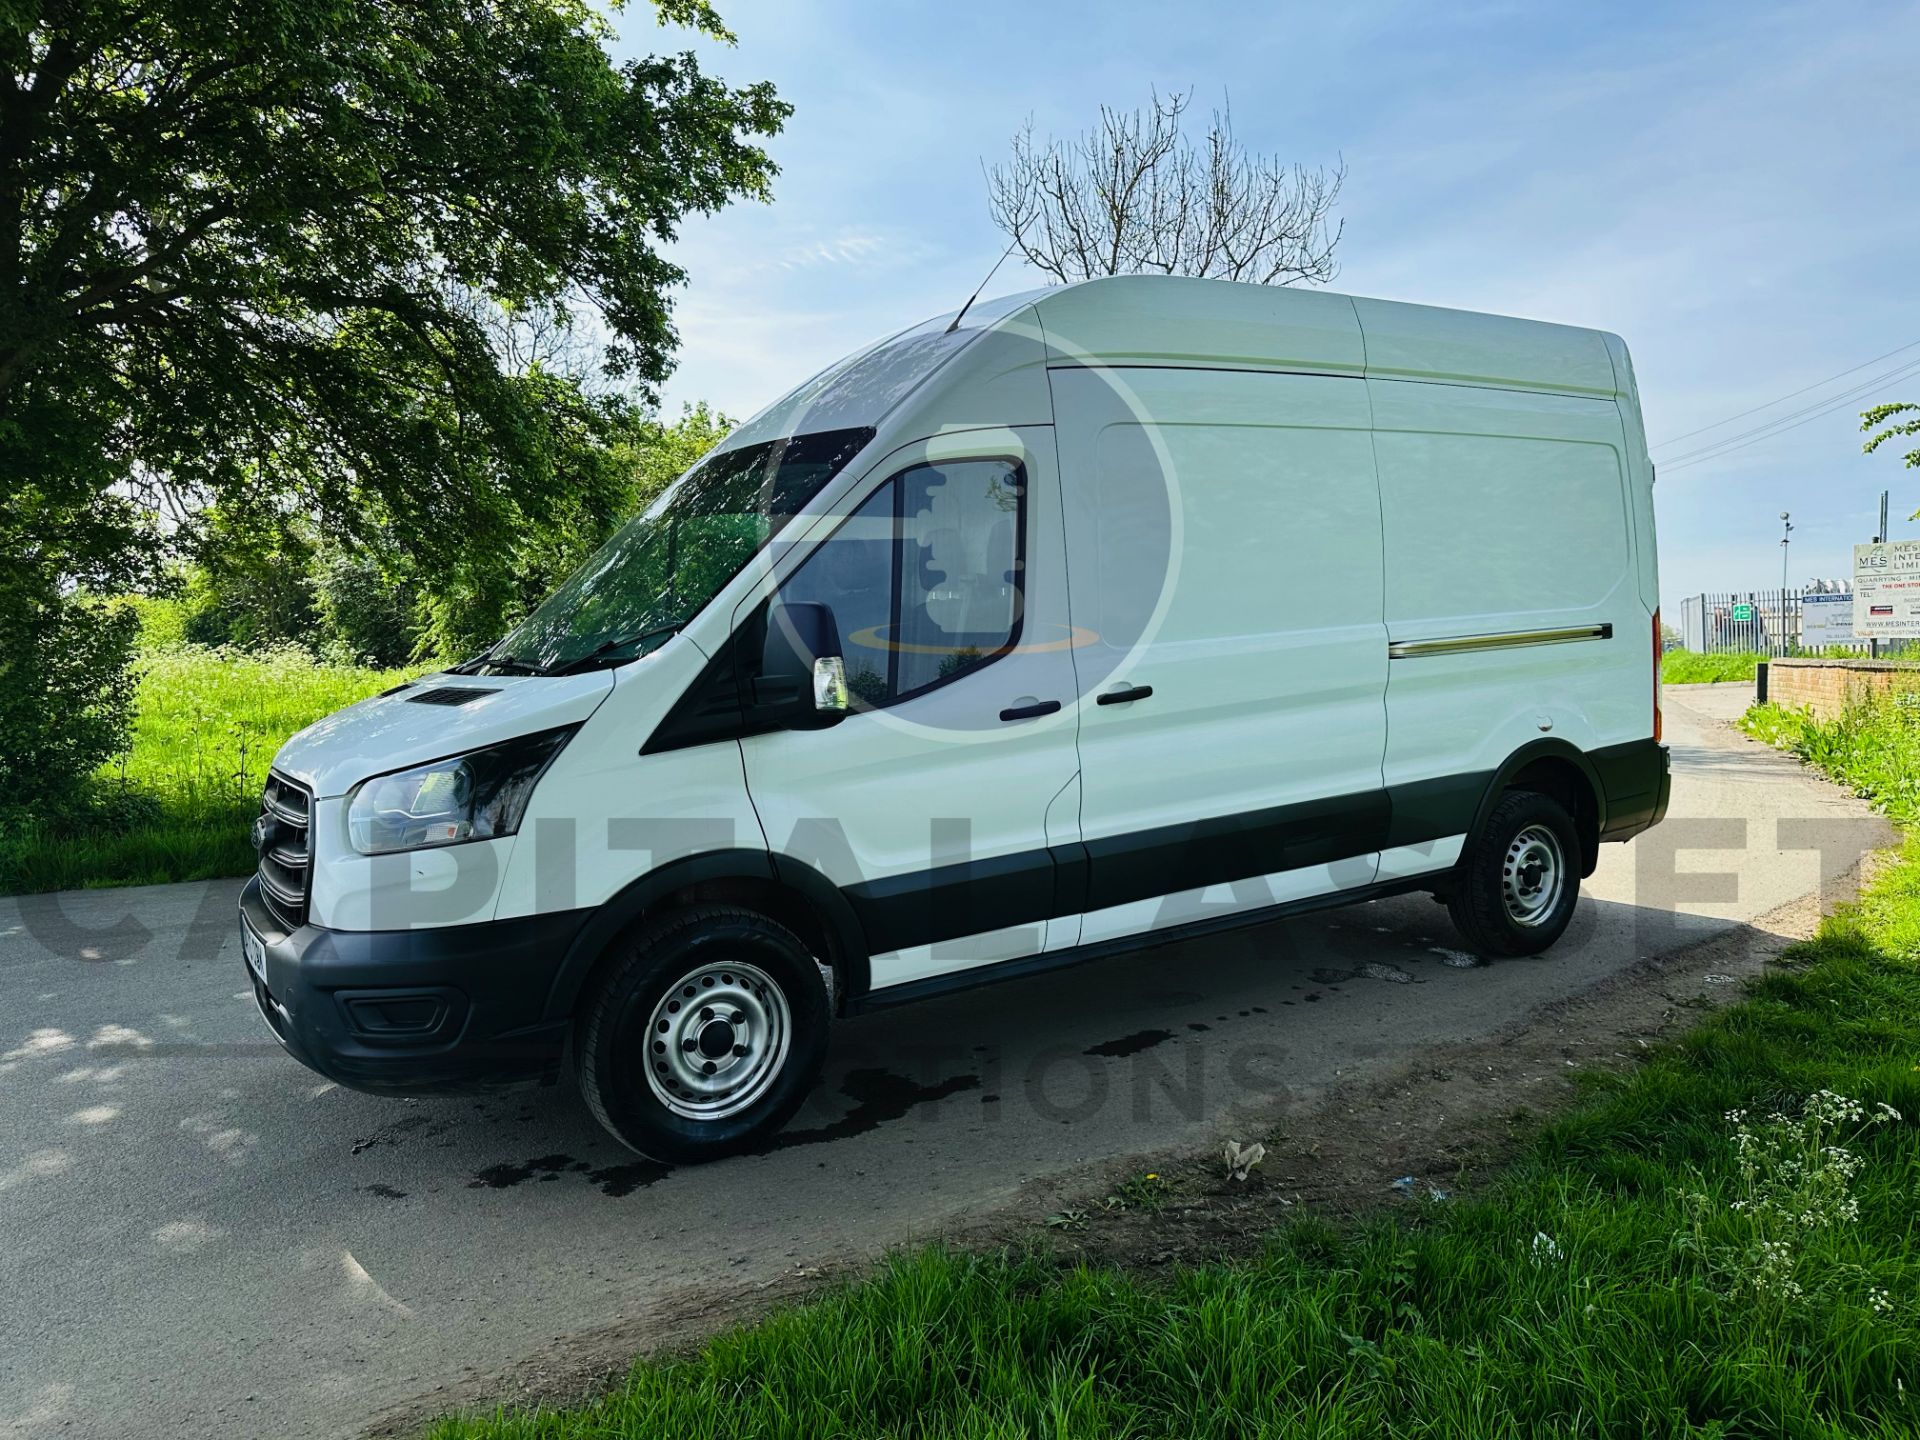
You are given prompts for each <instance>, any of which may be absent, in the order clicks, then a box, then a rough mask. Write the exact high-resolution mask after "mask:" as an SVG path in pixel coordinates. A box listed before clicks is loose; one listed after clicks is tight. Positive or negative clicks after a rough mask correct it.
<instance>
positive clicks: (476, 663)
mask: <svg viewBox="0 0 1920 1440" xmlns="http://www.w3.org/2000/svg"><path fill="white" fill-rule="evenodd" d="M483 669H485V670H497V671H499V672H500V673H501V674H503V675H547V674H551V673H552V672H551V671H549V670H548V669H547V667H546V666H544V665H535V664H534V663H533V662H532V661H531V660H516V659H515V658H514V657H513V656H511V655H495V654H494V653H493V652H492V651H491V650H483V651H481V652H480V653H479V654H478V655H476V656H474V657H473V658H472V659H471V660H462V661H461V662H460V663H459V664H458V665H449V666H448V667H447V673H448V674H449V675H478V674H479V673H480V672H481V670H483Z"/></svg>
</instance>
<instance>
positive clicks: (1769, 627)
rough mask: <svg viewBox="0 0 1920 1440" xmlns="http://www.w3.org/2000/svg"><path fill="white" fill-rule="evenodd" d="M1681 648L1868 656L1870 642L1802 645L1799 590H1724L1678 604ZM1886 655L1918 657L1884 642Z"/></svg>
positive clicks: (1914, 648) (1918, 648)
mask: <svg viewBox="0 0 1920 1440" xmlns="http://www.w3.org/2000/svg"><path fill="white" fill-rule="evenodd" d="M1676 628H1678V630H1679V632H1680V640H1679V643H1680V646H1681V647H1682V648H1683V649H1687V650H1693V651H1696V652H1698V653H1699V654H1702V655H1724V654H1728V653H1732V652H1736V651H1738V652H1747V651H1757V652H1759V653H1760V654H1762V655H1865V654H1868V653H1869V652H1870V650H1871V648H1872V647H1871V646H1870V644H1869V642H1867V641H1866V640H1856V641H1854V642H1852V643H1851V644H1844V645H1819V646H1811V647H1810V646H1806V645H1802V644H1801V643H1800V592H1799V591H1797V590H1721V591H1713V592H1708V593H1706V594H1703V595H1688V596H1685V597H1683V598H1682V599H1681V601H1680V613H1679V615H1678V617H1677V627H1676ZM1879 653H1880V654H1881V655H1883V656H1888V655H1905V654H1916V653H1920V645H1916V644H1915V643H1914V642H1913V641H1911V640H1882V641H1881V642H1880V647H1879Z"/></svg>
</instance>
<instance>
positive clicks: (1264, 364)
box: [1035, 275, 1619, 396]
mask: <svg viewBox="0 0 1920 1440" xmlns="http://www.w3.org/2000/svg"><path fill="white" fill-rule="evenodd" d="M1035 308H1036V310H1037V312H1038V314H1039V316H1040V321H1041V324H1042V325H1043V326H1044V327H1045V329H1046V333H1047V343H1048V346H1049V350H1050V352H1051V354H1052V359H1053V363H1055V364H1066V363H1081V364H1100V365H1191V366H1205V367H1236V366H1237V367H1245V368H1252V369H1272V370H1297V371H1311V372H1314V373H1318V374H1328V375H1342V374H1346V375H1358V374H1363V373H1364V374H1368V375H1375V376H1379V377H1382V378H1386V379H1408V380H1429V381H1442V382H1446V383H1450V384H1470V385H1502V386H1516V387H1521V388H1526V389H1537V390H1551V391H1555V392H1558V393H1563V394H1575V395H1609V396H1610V395H1612V394H1614V393H1615V391H1616V389H1617V387H1618V384H1619V382H1618V380H1617V379H1616V376H1615V373H1614V365H1613V361H1612V359H1611V358H1610V356H1609V355H1608V349H1607V338H1606V336H1605V335H1603V334H1602V333H1601V332H1600V331H1597V330H1582V329H1578V328H1576V327H1573V326H1569V325H1550V324H1546V323H1544V322H1541V321H1538V320H1516V319H1513V318H1511V317H1509V316H1504V315H1483V314H1479V313H1476V312H1474V311H1470V310H1444V309H1440V308H1438V307H1435V306H1431V305H1409V304H1405V303H1402V302H1400V301H1396V300H1368V299H1362V298H1360V297H1358V296H1347V295H1339V294H1335V293H1333V292H1332V291H1328V290H1297V289H1293V288H1291V287H1284V286H1274V285H1241V284H1234V283H1232V282H1230V281H1225V280H1194V279H1189V278H1185V277H1181V276H1168V275H1119V276H1112V277H1109V278H1105V279H1100V280H1088V281H1083V282H1081V283H1080V284H1077V285H1068V286H1063V287H1061V288H1060V289H1058V290H1053V291H1049V292H1045V293H1043V294H1042V295H1041V296H1040V298H1039V299H1038V301H1037V302H1036V306H1035Z"/></svg>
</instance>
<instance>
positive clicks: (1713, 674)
mask: <svg viewBox="0 0 1920 1440" xmlns="http://www.w3.org/2000/svg"><path fill="white" fill-rule="evenodd" d="M1766 658H1767V657H1766V656H1764V655H1762V654H1761V653H1760V652H1759V651H1757V650H1742V651H1737V652H1734V653H1732V654H1727V655H1702V654H1699V653H1697V652H1695V651H1692V650H1669V651H1667V652H1666V653H1665V654H1664V655H1662V656H1661V657H1660V679H1661V680H1662V681H1663V682H1665V683H1666V684H1668V685H1711V684H1716V683H1718V682H1721V681H1725V680H1751V679H1753V678H1754V668H1755V667H1756V666H1758V665H1759V663H1760V662H1761V661H1762V660H1764V659H1766Z"/></svg>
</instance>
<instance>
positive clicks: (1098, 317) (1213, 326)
mask: <svg viewBox="0 0 1920 1440" xmlns="http://www.w3.org/2000/svg"><path fill="white" fill-rule="evenodd" d="M1035 308H1036V309H1037V310H1038V312H1039V315H1040V323H1041V325H1042V326H1043V327H1044V328H1045V330H1046V332H1047V346H1048V349H1049V350H1050V351H1051V352H1052V354H1053V356H1054V359H1055V363H1062V362H1066V363H1071V362H1075V361H1078V362H1081V363H1086V364H1098V365H1201V366H1209V367H1219V366H1234V365H1240V366H1247V367H1251V368H1255V369H1278V370H1311V371H1314V372H1316V373H1320V374H1330V375H1343V374H1344V375H1358V374H1359V373H1360V372H1361V369H1362V367H1363V366H1364V365H1365V364H1366V352H1365V349H1364V348H1363V346H1362V344H1361V339H1360V325H1359V322H1358V321H1357V320H1356V319H1355V318H1354V312H1353V302H1352V301H1350V300H1348V298H1347V297H1346V296H1344V295H1334V294H1331V293H1329V292H1328V291H1325V290H1295V289H1292V288H1286V287H1281V286H1275V285H1235V284H1231V283H1229V282H1227V281H1224V280H1193V279H1189V278H1186V277H1184V276H1177V275H1115V276H1111V277H1109V278H1106V279H1101V280H1087V281H1083V282H1082V283H1080V284H1078V285H1068V286H1063V287H1062V288H1061V289H1058V290H1054V291H1051V292H1049V293H1047V294H1045V295H1043V296H1042V297H1041V298H1040V300H1039V301H1038V303H1037V304H1036V306H1035Z"/></svg>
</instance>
